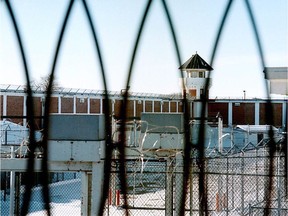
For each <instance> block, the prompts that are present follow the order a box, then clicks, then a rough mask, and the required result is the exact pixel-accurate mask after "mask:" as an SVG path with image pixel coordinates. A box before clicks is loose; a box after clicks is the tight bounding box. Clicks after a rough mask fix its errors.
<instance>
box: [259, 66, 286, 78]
mask: <svg viewBox="0 0 288 216" xmlns="http://www.w3.org/2000/svg"><path fill="white" fill-rule="evenodd" d="M264 70H265V71H266V74H267V77H268V80H272V79H282V80H287V79H288V67H265V69H264Z"/></svg>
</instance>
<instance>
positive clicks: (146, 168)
mask: <svg viewBox="0 0 288 216" xmlns="http://www.w3.org/2000/svg"><path fill="white" fill-rule="evenodd" d="M233 2H234V1H232V0H230V1H227V6H226V8H225V10H224V14H223V17H222V19H221V21H220V26H219V29H218V32H217V33H216V34H215V35H216V37H215V43H214V46H213V47H212V49H211V50H212V51H211V60H210V64H211V66H213V61H214V58H215V55H216V51H217V48H218V44H219V40H220V38H221V34H222V30H223V27H224V25H225V23H226V20H227V16H228V14H229V12H230V9H231V5H232V4H233ZM244 2H245V7H246V10H247V11H248V15H249V19H250V23H251V25H252V27H253V31H254V36H255V39H256V44H257V48H258V52H259V59H260V60H261V66H262V68H265V62H264V56H263V51H262V47H261V42H260V38H259V34H258V31H257V26H256V23H255V20H254V16H253V11H252V9H251V6H250V3H249V1H248V0H246V1H244ZM1 3H2V2H1ZM3 3H4V4H5V5H6V6H7V11H8V12H9V15H10V18H11V20H12V26H13V28H14V30H15V33H16V37H17V43H18V44H19V48H20V53H21V58H22V61H23V68H24V71H25V72H24V74H25V77H26V81H27V89H26V92H27V116H26V118H27V119H28V122H30V124H31V125H30V137H29V139H30V140H29V141H30V142H29V147H30V152H29V155H28V159H29V161H28V166H27V172H26V173H25V175H23V176H25V177H23V178H24V179H25V181H24V185H23V188H25V191H24V194H22V193H21V192H20V194H21V195H20V194H19V196H21V199H20V200H21V201H23V203H21V201H20V204H19V206H21V209H19V212H18V213H19V214H21V215H26V214H27V213H28V211H29V208H30V207H29V204H30V206H31V205H33V203H34V202H35V200H34V199H33V197H34V195H35V196H36V194H38V187H36V188H35V184H34V182H33V181H31V179H30V178H32V179H34V177H35V176H37V175H36V172H35V170H34V165H35V158H34V156H35V155H34V153H35V150H36V142H35V134H34V132H35V125H34V124H33V118H34V117H35V114H34V110H33V93H32V90H31V79H30V77H29V68H28V66H27V59H26V55H25V50H24V46H23V44H22V39H21V34H20V32H19V26H18V23H17V20H16V19H15V16H14V11H13V8H12V7H11V4H10V2H9V1H8V0H7V1H4V2H3ZM81 3H82V5H83V10H84V13H85V16H86V18H87V20H88V23H89V27H90V29H91V34H92V36H93V42H94V45H95V50H96V53H97V56H98V60H99V65H100V71H101V77H102V80H103V85H104V88H105V90H104V96H105V100H104V102H106V104H104V106H105V108H106V111H105V113H104V114H105V121H106V122H105V123H106V124H105V126H106V133H107V134H106V137H105V138H106V139H105V141H106V147H107V148H106V152H105V153H106V157H105V167H104V175H105V176H104V177H105V178H104V179H105V181H104V183H103V191H104V192H103V195H102V199H101V203H100V209H99V214H102V213H104V214H109V215H113V214H114V213H115V214H118V213H119V211H120V213H119V214H129V213H131V214H135V215H137V214H138V215H140V214H142V211H143V212H144V213H143V214H150V215H153V214H154V215H160V214H163V215H165V214H169V213H171V211H174V210H175V212H176V213H175V214H176V215H185V214H190V213H189V211H190V212H191V214H192V215H193V214H196V215H198V214H199V215H204V214H206V215H215V214H216V215H243V214H251V215H256V214H262V213H263V214H266V215H267V214H269V213H273V214H275V215H285V214H287V198H285V197H287V192H286V191H285V190H286V189H285V186H283V185H284V184H283V183H282V182H284V181H285V177H284V176H285V173H287V153H286V151H287V147H286V145H285V146H284V150H283V151H282V152H284V154H285V155H284V156H283V157H282V156H281V157H274V155H275V153H276V152H277V151H276V145H275V142H274V140H273V138H272V137H273V131H272V129H271V131H270V134H269V136H270V138H271V139H270V142H269V143H268V145H267V146H268V147H269V149H268V150H267V151H268V152H269V155H268V156H267V155H264V156H265V157H260V156H259V155H256V157H255V155H252V156H251V155H250V156H249V157H247V155H245V154H244V155H238V156H235V155H234V156H233V157H223V158H211V159H207V158H205V154H204V146H203V143H204V142H203V140H204V121H205V118H204V117H205V106H202V111H201V118H200V123H201V127H200V129H199V140H198V144H197V145H196V146H192V145H191V143H190V134H189V130H187V129H188V128H189V116H190V115H189V109H188V107H187V98H186V94H184V95H183V99H182V103H183V113H184V117H185V118H184V119H185V121H184V128H186V130H185V139H184V140H185V147H184V149H183V155H184V158H183V160H182V159H179V161H177V158H176V160H175V161H173V160H171V161H169V162H168V163H167V161H166V163H164V162H146V160H143V161H141V160H140V161H137V162H135V161H129V162H128V161H126V159H125V154H124V140H125V121H126V118H127V116H126V112H127V100H128V98H129V94H128V89H129V86H130V78H131V76H132V71H133V66H134V60H135V56H136V53H137V50H138V45H139V43H140V38H141V36H142V32H143V29H144V26H145V21H146V20H147V17H148V14H149V13H148V12H149V10H150V8H151V5H152V1H147V4H146V7H145V8H144V10H143V16H142V20H141V22H140V24H139V29H138V33H137V36H136V40H135V44H134V48H133V50H132V55H131V61H130V64H129V65H130V66H129V70H128V75H127V82H126V85H125V86H126V88H125V89H126V90H125V91H124V92H123V94H122V96H123V104H122V106H121V119H122V124H121V130H120V132H121V136H122V137H120V141H119V145H118V150H119V152H120V158H119V162H117V163H116V164H115V165H113V163H114V161H113V160H112V159H111V154H112V151H113V149H114V147H115V145H114V143H113V142H112V140H111V127H110V126H111V122H110V116H109V115H110V113H109V107H110V106H109V104H108V99H109V95H108V92H109V91H108V89H107V85H106V73H105V70H104V65H103V61H102V57H101V49H100V46H99V42H98V39H97V34H96V31H95V27H94V24H93V22H92V19H91V16H90V12H89V7H88V5H87V4H86V2H85V1H84V0H83V1H81ZM161 3H162V7H163V10H164V16H165V17H166V19H167V23H168V25H169V29H170V32H171V35H172V38H173V39H172V41H173V44H174V47H175V53H176V55H177V61H178V63H179V65H181V62H182V61H181V57H180V52H179V47H178V43H177V37H176V32H175V31H174V26H173V20H172V19H171V17H170V13H169V8H168V6H167V4H166V2H165V1H164V0H163V1H161ZM73 4H74V1H73V0H71V1H70V2H69V4H68V6H67V11H66V13H65V15H64V20H63V25H62V28H61V31H60V33H59V39H58V42H57V46H56V50H55V54H54V58H53V63H52V67H51V68H52V70H51V73H50V76H49V77H50V80H49V83H48V85H47V90H46V93H47V94H46V100H45V101H46V103H45V112H44V116H43V141H42V143H41V147H42V148H43V155H42V158H43V163H42V167H41V170H42V172H41V173H42V174H41V175H40V180H39V182H40V186H39V192H40V194H39V196H40V197H41V198H39V199H37V200H42V201H43V202H41V204H40V205H39V206H38V207H35V208H40V209H42V208H43V209H45V210H44V212H43V213H45V212H46V213H47V214H48V215H51V214H52V215H58V214H59V213H58V212H53V205H52V206H51V205H50V204H51V203H53V201H54V202H55V203H57V196H62V195H63V194H67V193H68V192H69V191H70V192H72V191H73V190H72V188H73V187H75V188H76V186H71V188H70V189H69V190H68V189H67V191H63V192H61V193H60V190H55V191H54V189H53V184H54V183H53V184H50V183H51V182H49V171H48V166H47V143H48V141H47V140H48V128H49V127H48V126H49V107H50V99H51V98H50V97H51V93H52V90H53V79H54V76H55V74H54V72H55V67H56V64H57V59H58V54H59V51H60V49H61V44H62V39H63V35H64V33H65V29H66V26H67V20H68V19H69V17H70V14H71V9H72V6H73ZM264 73H265V71H264ZM180 75H181V77H182V78H183V74H182V73H181V74H180ZM265 84H267V83H266V82H265ZM205 86H206V87H205V89H204V97H203V98H202V102H203V104H206V102H207V98H208V97H206V96H207V92H208V86H209V79H207V83H206V84H205ZM266 87H267V86H266ZM266 90H267V96H268V87H267V88H266ZM268 98H269V97H268ZM271 110H272V108H271V102H270V100H269V99H268V100H267V109H266V110H265V112H266V116H267V124H268V125H273V116H272V115H270V114H271V113H272V112H271ZM285 142H286V141H285ZM285 142H284V143H285ZM193 149H197V151H198V153H199V154H198V157H197V158H195V159H194V160H193V161H192V163H191V158H190V155H191V151H192V150H193ZM284 161H285V163H284ZM153 164H154V165H153ZM155 164H157V166H156V165H155ZM280 164H281V167H279V165H280ZM283 164H284V165H283ZM191 165H192V166H191ZM114 166H115V167H114ZM113 167H114V168H113ZM275 172H276V173H275ZM116 174H117V175H116ZM16 176H17V175H16ZM19 176H21V175H19ZM21 178H22V177H21ZM29 179H30V181H29ZM67 181H68V180H67ZM67 181H65V184H66V183H67ZM71 181H72V180H71ZM75 181H76V182H77V181H78V180H75ZM68 182H69V181H68ZM72 182H74V180H73V181H72ZM74 183H75V182H74ZM189 183H190V184H189ZM111 184H112V187H110V186H111ZM72 185H73V184H72ZM19 188H20V191H21V188H22V184H21V183H20V184H19ZM110 188H113V189H112V190H109V189H110ZM49 191H50V193H49ZM118 191H119V192H120V193H119V192H118ZM54 192H55V193H54ZM79 193H80V191H77V192H75V193H73V195H75V194H77V196H78V195H79ZM49 194H50V195H49ZM110 194H111V195H110ZM282 194H283V196H282ZM276 195H277V196H276ZM1 196H2V192H1ZM72 197H73V196H72ZM109 197H110V198H109ZM282 197H283V198H282ZM107 198H109V199H108V201H107ZM1 199H2V197H1ZM73 199H74V197H73V198H72V199H70V200H69V203H70V202H72V203H73ZM55 200H56V201H55ZM118 201H119V203H117V202H118ZM107 202H108V204H107ZM110 202H111V205H110ZM4 203H5V202H4ZM114 203H115V204H114ZM116 204H118V206H117V208H115V207H111V206H114V205H116ZM63 205H64V206H65V205H66V204H63ZM36 206H37V205H36ZM107 206H109V208H107ZM176 206H177V207H176ZM121 208H122V210H121ZM6 209H7V206H6V207H5V206H1V211H2V210H3V211H4V210H6ZM144 210H145V211H144ZM17 211H18V210H17ZM5 214H6V213H5V212H3V215H5ZM68 214H70V215H73V214H76V215H77V212H76V213H75V212H74V211H73V212H71V213H67V215H68Z"/></svg>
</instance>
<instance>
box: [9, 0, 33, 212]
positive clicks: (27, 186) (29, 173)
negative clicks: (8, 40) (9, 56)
mask: <svg viewBox="0 0 288 216" xmlns="http://www.w3.org/2000/svg"><path fill="white" fill-rule="evenodd" d="M5 3H6V6H7V10H8V12H9V15H10V18H11V20H12V23H13V27H14V30H15V33H16V37H17V41H18V45H19V48H20V52H21V58H22V62H23V67H24V72H25V78H26V83H27V84H26V87H27V90H26V93H27V103H26V104H27V120H28V122H29V126H30V130H29V147H30V151H29V154H28V164H27V172H26V176H25V178H24V185H25V194H24V202H23V205H22V206H23V209H24V211H22V213H21V215H26V213H27V212H28V207H29V203H30V197H31V189H32V187H33V181H31V180H30V179H31V178H33V176H34V172H33V167H34V152H35V149H36V141H35V128H36V127H35V122H34V116H35V113H34V106H33V93H32V89H31V85H30V76H29V70H28V64H27V61H26V55H25V51H24V48H23V45H22V39H21V35H20V32H19V28H18V25H17V22H16V19H15V16H14V13H13V9H12V7H11V5H10V2H9V1H8V0H6V1H5ZM33 179H34V178H33Z"/></svg>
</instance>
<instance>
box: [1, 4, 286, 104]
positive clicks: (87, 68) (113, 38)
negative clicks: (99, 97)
mask: <svg viewBox="0 0 288 216" xmlns="http://www.w3.org/2000/svg"><path fill="white" fill-rule="evenodd" d="M10 2H11V5H12V7H13V9H14V13H15V16H16V20H17V23H18V25H19V29H20V34H21V36H22V40H23V44H24V49H25V53H26V57H27V61H28V68H29V72H30V76H31V79H32V80H33V81H35V82H39V81H40V80H41V77H45V76H47V75H48V74H49V73H50V72H51V66H52V60H53V57H54V53H55V50H56V44H57V40H58V37H59V32H60V28H61V25H62V22H63V19H64V14H65V11H66V8H67V6H68V1H67V0H61V1H59V0H43V1H38V0H25V1H23V0H11V1H10ZM166 2H167V5H168V8H169V10H170V14H171V17H172V20H173V23H174V26H175V30H176V36H177V40H178V43H179V48H180V54H181V61H182V63H184V62H185V61H186V60H187V59H189V58H190V57H191V56H192V55H193V54H195V53H196V52H197V53H198V54H199V55H200V56H201V57H202V58H203V59H205V60H206V61H207V62H208V63H210V60H211V54H212V49H213V45H214V41H215V38H216V33H217V30H218V28H219V25H220V21H221V18H222V16H223V13H224V9H225V7H226V4H227V0H217V1H215V0H206V1H200V0H179V1H175V0H168V1H166ZM87 3H88V6H89V9H90V12H91V15H92V19H93V22H94V25H95V27H96V32H97V37H98V39H99V44H100V47H101V53H102V56H103V62H104V68H105V72H106V77H107V84H108V90H111V91H120V90H121V89H124V88H125V86H126V80H127V74H128V69H129V64H130V60H131V56H132V51H133V46H134V43H135V40H136V36H137V31H138V27H139V24H140V21H141V18H142V14H143V11H144V8H145V5H146V1H143V0H137V1H135V0H122V1H116V0H114V1H113V0H98V1H94V0H93V1H92V0H91V1H87ZM250 3H251V6H252V9H253V11H254V16H255V19H256V24H257V28H258V31H259V35H260V39H261V42H262V48H263V51H264V59H265V63H266V66H267V67H283V66H286V67H287V66H288V15H287V14H288V2H287V0H277V1H271V0H261V1H259V0H250ZM163 12H164V10H163V7H162V5H161V2H160V1H159V0H154V1H153V3H152V7H151V10H150V11H149V14H148V18H147V21H146V23H145V26H144V30H143V34H142V36H141V39H140V45H139V48H138V50H137V54H136V59H135V64H134V67H133V74H132V77H131V85H130V86H131V87H130V91H132V92H142V93H156V94H157V93H159V94H171V93H178V92H181V89H180V84H179V83H180V82H179V78H180V71H179V70H178V68H179V66H180V65H179V64H178V60H177V56H176V52H175V48H174V44H173V42H172V37H171V33H170V31H169V27H168V24H167V20H166V17H165V14H164V13H163ZM15 38H16V37H15V32H14V30H13V28H12V23H11V20H10V17H9V16H8V13H7V8H6V5H5V4H4V2H3V1H0V84H13V85H24V84H25V83H26V81H25V79H24V69H23V64H22V60H21V58H20V52H19V47H18V44H17V41H16V40H15ZM213 68H214V70H213V71H212V72H211V78H212V87H211V89H210V98H215V97H218V98H233V97H235V98H239V97H243V91H244V90H245V91H246V97H247V98H253V97H265V96H266V91H265V84H264V76H263V68H262V65H261V61H260V57H259V53H258V50H257V45H256V42H255V36H254V34H253V30H252V27H251V23H250V20H249V17H248V13H247V10H246V8H245V4H244V1H243V0H235V1H234V3H233V6H232V8H231V11H230V12H229V16H228V19H227V21H226V24H225V27H224V31H223V34H222V36H221V39H220V43H219V47H218V49H217V53H216V57H215V60H214V64H213ZM55 73H56V74H55V75H56V82H57V83H58V85H59V86H62V87H67V88H76V89H77V88H81V89H95V90H102V89H104V86H103V83H102V76H101V72H100V66H99V61H98V58H97V53H96V49H95V46H94V42H93V40H92V35H91V31H90V29H89V26H88V22H87V18H86V16H85V14H84V10H83V6H82V4H81V2H80V1H79V0H76V2H75V5H74V6H73V9H72V14H71V16H70V18H69V21H68V26H67V29H66V31H65V35H64V38H63V43H62V45H61V50H60V53H59V58H58V62H57V65H56V71H55Z"/></svg>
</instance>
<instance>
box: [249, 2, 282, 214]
mask: <svg viewBox="0 0 288 216" xmlns="http://www.w3.org/2000/svg"><path fill="white" fill-rule="evenodd" d="M245 6H246V9H247V12H248V15H249V18H250V22H251V25H252V28H253V32H254V36H255V40H256V43H257V48H258V52H259V56H260V60H261V66H262V68H263V70H264V71H263V72H264V82H265V86H266V88H265V89H266V95H267V98H268V100H267V101H266V110H265V116H266V118H267V124H268V125H270V129H269V132H268V134H269V140H270V141H269V144H268V148H269V162H268V166H269V174H268V176H269V177H268V179H267V185H268V187H265V192H264V194H265V195H264V197H265V199H266V206H265V209H264V215H269V214H270V206H271V199H272V192H271V191H272V187H273V177H272V176H273V172H274V161H275V159H274V154H275V152H276V143H275V141H274V138H273V137H274V132H273V130H272V126H273V125H274V116H273V114H274V112H273V107H272V103H271V99H270V94H269V86H268V83H267V82H266V79H267V78H268V77H267V73H266V70H265V65H266V64H265V60H264V55H263V50H262V46H261V41H260V37H259V33H258V30H257V26H256V21H255V18H254V15H253V11H252V8H251V6H250V3H249V0H245ZM286 166H287V165H286Z"/></svg>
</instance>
